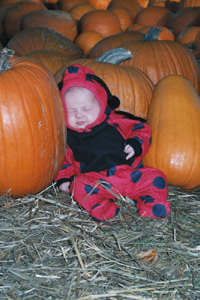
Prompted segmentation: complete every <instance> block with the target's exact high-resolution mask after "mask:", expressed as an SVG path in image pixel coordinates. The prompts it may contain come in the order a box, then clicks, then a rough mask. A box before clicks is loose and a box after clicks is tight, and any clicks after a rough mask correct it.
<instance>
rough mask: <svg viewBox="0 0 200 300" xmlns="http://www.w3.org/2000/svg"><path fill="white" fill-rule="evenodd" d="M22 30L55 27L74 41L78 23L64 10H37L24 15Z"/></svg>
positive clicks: (54, 28)
mask: <svg viewBox="0 0 200 300" xmlns="http://www.w3.org/2000/svg"><path fill="white" fill-rule="evenodd" d="M20 27H21V30H25V29H28V28H31V27H32V28H34V27H46V28H49V29H53V30H55V31H56V32H58V33H60V34H62V35H63V36H65V37H67V38H68V39H70V41H72V42H73V41H74V39H75V37H76V35H77V24H76V21H75V20H74V18H72V16H71V15H70V14H69V13H67V12H65V11H62V10H37V11H32V12H29V13H27V14H25V15H23V17H22V20H21V23H20Z"/></svg>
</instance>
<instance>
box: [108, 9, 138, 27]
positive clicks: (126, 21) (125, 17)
mask: <svg viewBox="0 0 200 300" xmlns="http://www.w3.org/2000/svg"><path fill="white" fill-rule="evenodd" d="M108 10H109V11H111V12H112V13H113V14H115V15H116V16H117V17H118V19H119V21H120V24H121V28H122V30H123V31H125V30H126V28H128V27H129V26H130V25H132V23H133V21H132V16H131V13H130V11H129V10H128V8H126V7H123V6H116V7H111V8H110V9H108Z"/></svg>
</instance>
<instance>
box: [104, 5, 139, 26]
mask: <svg viewBox="0 0 200 300" xmlns="http://www.w3.org/2000/svg"><path fill="white" fill-rule="evenodd" d="M117 6H123V7H126V8H127V9H128V10H129V11H130V13H131V16H132V21H133V23H135V17H136V15H137V14H138V12H139V11H140V10H141V9H142V6H141V5H140V4H139V3H138V2H137V1H136V0H112V1H110V3H109V4H108V7H107V9H108V10H109V9H110V8H113V7H117Z"/></svg>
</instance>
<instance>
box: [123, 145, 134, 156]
mask: <svg viewBox="0 0 200 300" xmlns="http://www.w3.org/2000/svg"><path fill="white" fill-rule="evenodd" d="M124 152H125V153H128V155H127V157H126V159H129V158H131V157H132V156H133V155H134V154H135V151H134V149H133V147H131V146H130V145H128V144H127V145H126V146H125V147H124Z"/></svg>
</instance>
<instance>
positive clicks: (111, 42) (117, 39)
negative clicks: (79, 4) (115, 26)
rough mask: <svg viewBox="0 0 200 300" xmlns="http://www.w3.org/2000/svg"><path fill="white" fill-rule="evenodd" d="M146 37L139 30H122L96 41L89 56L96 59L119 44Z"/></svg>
mask: <svg viewBox="0 0 200 300" xmlns="http://www.w3.org/2000/svg"><path fill="white" fill-rule="evenodd" d="M143 37H144V34H142V33H138V32H128V31H125V32H120V33H117V34H113V35H110V36H108V37H105V38H103V39H102V40H101V41H99V42H98V43H96V45H95V46H94V47H93V48H92V49H91V50H90V52H89V54H88V58H93V59H96V58H98V57H99V56H101V55H102V54H103V53H105V52H107V51H109V50H111V49H115V48H117V47H118V46H119V45H121V44H122V43H124V42H125V41H129V40H132V41H134V40H136V41H138V40H141V39H142V38H143Z"/></svg>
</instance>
